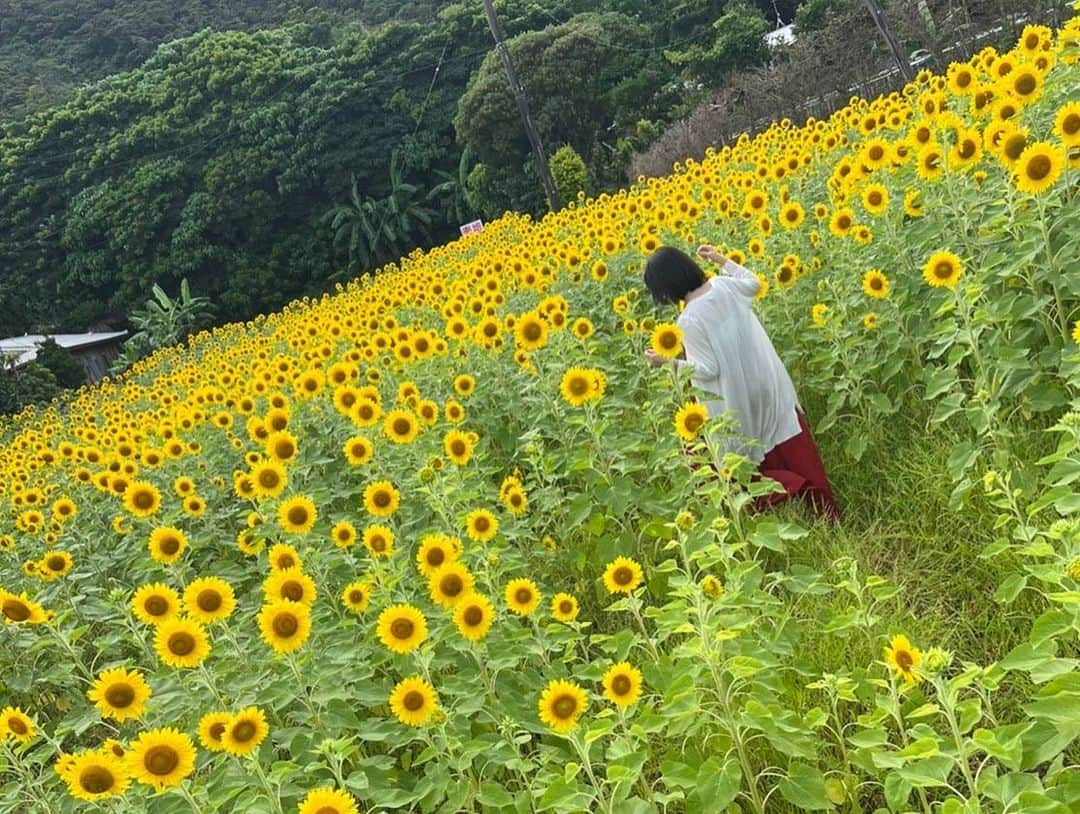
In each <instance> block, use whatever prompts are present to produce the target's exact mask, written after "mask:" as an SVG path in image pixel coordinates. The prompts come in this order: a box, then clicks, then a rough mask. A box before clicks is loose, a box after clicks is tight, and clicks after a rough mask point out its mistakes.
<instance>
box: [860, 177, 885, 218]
mask: <svg viewBox="0 0 1080 814" xmlns="http://www.w3.org/2000/svg"><path fill="white" fill-rule="evenodd" d="M862 205H863V209H865V210H866V211H867V212H868V213H869V214H871V215H880V214H882V213H883V212H884V211H885V210H886V209H888V208H889V190H888V189H887V188H886V187H885V186H884V185H882V184H868V185H867V186H866V187H865V188H864V189H863V191H862Z"/></svg>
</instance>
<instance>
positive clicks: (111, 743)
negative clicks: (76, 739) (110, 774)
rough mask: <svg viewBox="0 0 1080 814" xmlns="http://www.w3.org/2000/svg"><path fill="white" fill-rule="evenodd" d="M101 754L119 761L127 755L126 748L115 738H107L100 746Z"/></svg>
mask: <svg viewBox="0 0 1080 814" xmlns="http://www.w3.org/2000/svg"><path fill="white" fill-rule="evenodd" d="M101 752H102V753H104V754H109V755H111V756H112V757H114V758H116V759H117V760H119V759H120V758H122V757H124V755H126V754H127V747H126V746H124V744H123V743H121V742H120V741H118V740H116V738H109V739H108V740H106V741H105V743H103V744H101Z"/></svg>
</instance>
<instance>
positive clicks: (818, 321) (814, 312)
mask: <svg viewBox="0 0 1080 814" xmlns="http://www.w3.org/2000/svg"><path fill="white" fill-rule="evenodd" d="M810 320H811V321H812V322H813V323H814V324H815V325H816V326H817V327H819V328H823V327H825V325H826V324H827V323H828V321H829V306H827V305H826V304H825V303H823V302H819V303H815V304H814V305H813V307H811V308H810Z"/></svg>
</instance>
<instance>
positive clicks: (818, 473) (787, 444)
mask: <svg viewBox="0 0 1080 814" xmlns="http://www.w3.org/2000/svg"><path fill="white" fill-rule="evenodd" d="M796 414H797V415H798V418H799V426H800V427H801V428H802V432H800V433H799V434H798V435H796V436H795V437H793V438H789V439H788V440H786V441H784V442H783V443H780V444H777V445H776V446H775V447H773V448H772V449H770V450H769V451H768V452H766V453H765V458H764V459H763V460H762V462H761V463H760V464H759V465H758V471H759V472H761V474H762V475H763V476H764V477H766V478H772V479H773V480H774V481H776V482H777V483H779V484H780V485H781V486H783V487H784V491H783V492H776V493H775V494H771V495H764V496H762V497H759V498H758V499H757V500H756V501H755V503H754V508H755V509H757V510H758V511H760V510H762V509H764V508H766V507H768V506H775V505H776V504H777V503H782V502H783V501H785V500H790V499H791V498H793V497H799V498H801V499H803V500H806V501H807V502H808V503H810V505H811V506H813V507H814V511H816V512H817V513H818V514H819V515H821V516H822V517H828V518H829V519H831V520H833V521H836V522H840V507H839V506H837V505H836V499H835V498H833V493H832V489H830V488H829V478H828V477H827V476H826V475H825V465H824V464H822V462H821V455H820V454H819V453H818V449H817V445H816V444H814V437H813V436H812V435H811V434H810V428H809V427H808V426H807V425H806V417H805V416H804V415H803V414H802V411H796Z"/></svg>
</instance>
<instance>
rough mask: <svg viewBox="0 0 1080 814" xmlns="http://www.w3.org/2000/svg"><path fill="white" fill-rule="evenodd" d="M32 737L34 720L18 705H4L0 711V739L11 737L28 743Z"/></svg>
mask: <svg viewBox="0 0 1080 814" xmlns="http://www.w3.org/2000/svg"><path fill="white" fill-rule="evenodd" d="M33 737H34V722H33V720H31V718H30V716H29V715H27V714H26V713H25V712H23V711H22V710H21V709H19V708H18V707H4V709H3V711H0V740H3V739H4V738H13V739H15V740H17V741H18V742H19V743H28V742H29V741H30V740H31V739H32V738H33Z"/></svg>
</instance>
